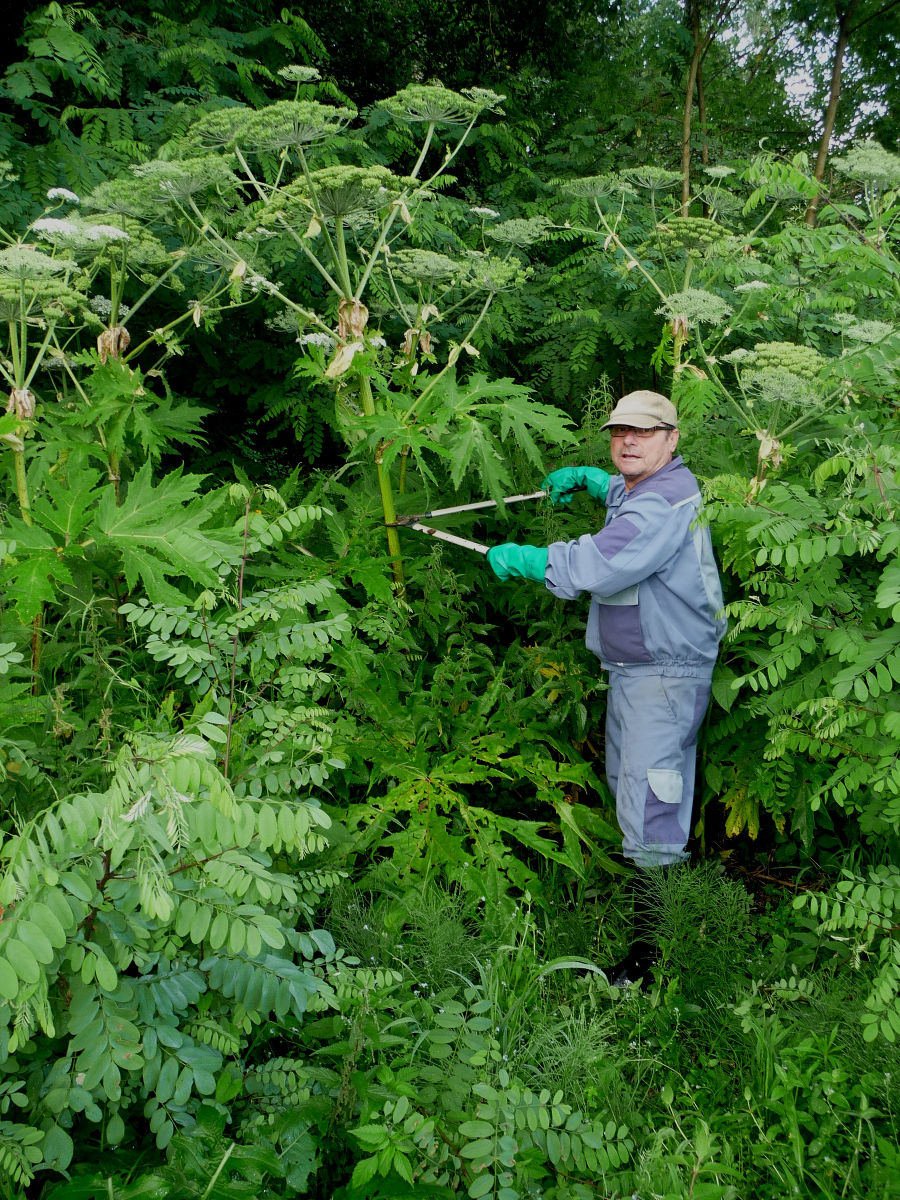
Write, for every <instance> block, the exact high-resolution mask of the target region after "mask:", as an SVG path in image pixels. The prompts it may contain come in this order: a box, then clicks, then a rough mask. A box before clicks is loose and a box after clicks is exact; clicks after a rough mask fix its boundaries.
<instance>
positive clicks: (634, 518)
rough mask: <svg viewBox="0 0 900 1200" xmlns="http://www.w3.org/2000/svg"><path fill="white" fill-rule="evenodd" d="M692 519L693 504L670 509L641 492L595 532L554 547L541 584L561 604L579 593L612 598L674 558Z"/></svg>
mask: <svg viewBox="0 0 900 1200" xmlns="http://www.w3.org/2000/svg"><path fill="white" fill-rule="evenodd" d="M695 516H696V510H695V507H694V505H693V504H682V505H679V506H678V507H673V506H672V505H671V504H670V503H669V501H668V500H666V499H664V498H663V497H662V496H660V495H657V494H656V493H654V492H649V493H646V494H645V495H643V496H641V497H640V499H639V500H636V501H635V502H634V503H633V505H632V506H630V507H627V508H625V510H624V511H623V512H622V513H621V514H620V515H619V516H616V517H613V519H612V520H611V521H610V522H609V524H608V525H606V526H604V528H603V529H601V530H600V531H599V532H598V533H593V534H591V533H588V534H584V536H583V537H580V538H576V539H575V541H573V542H554V543H553V544H552V545H551V546H550V547H549V553H548V559H547V571H546V574H545V576H544V582H545V584H546V585H547V587H548V589H549V590H550V591H551V592H552V593H553V594H554V596H559V597H560V598H561V599H563V600H574V599H575V597H576V596H578V595H580V594H581V592H590V593H591V595H593V596H596V597H597V598H598V599H604V598H605V597H607V596H614V595H616V593H617V592H621V591H624V590H625V588H629V587H633V586H634V585H635V584H636V583H640V582H641V581H642V580H644V579H648V578H649V577H650V576H651V575H655V574H656V573H657V571H659V570H660V568H661V567H663V566H664V565H665V564H666V563H667V562H668V561H669V559H671V558H673V557H674V556H675V555H676V554H677V553H678V551H679V550H680V549H681V546H682V545H683V542H684V537H685V534H686V531H687V530H688V529H689V528H690V525H691V522H692V521H693V519H694V517H695Z"/></svg>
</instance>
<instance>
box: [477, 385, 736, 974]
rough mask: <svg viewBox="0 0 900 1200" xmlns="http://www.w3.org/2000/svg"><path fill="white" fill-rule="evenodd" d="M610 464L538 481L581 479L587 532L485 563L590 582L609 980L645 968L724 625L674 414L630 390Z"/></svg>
mask: <svg viewBox="0 0 900 1200" xmlns="http://www.w3.org/2000/svg"><path fill="white" fill-rule="evenodd" d="M603 428H604V429H608V430H609V432H610V456H611V458H612V461H613V463H614V464H615V466H616V467H617V468H618V471H619V474H618V475H615V476H612V477H610V475H609V474H607V472H606V471H603V470H600V469H599V468H597V467H563V468H561V469H560V470H558V471H553V472H552V473H551V474H550V475H548V476H547V478H546V479H545V480H544V485H543V486H544V487H545V488H546V489H547V490H548V492H549V493H550V498H551V500H552V501H553V502H554V503H565V502H566V501H567V500H568V499H569V498H570V496H571V493H572V492H573V491H576V490H578V489H580V488H585V489H586V490H587V491H588V492H589V494H590V495H592V496H594V497H595V498H597V499H600V500H604V501H605V502H606V506H607V512H606V522H605V524H604V526H603V528H602V529H601V530H600V531H599V532H598V533H593V534H590V533H588V534H584V535H583V536H582V537H579V538H577V539H576V540H575V541H572V542H554V543H553V544H552V545H551V546H550V547H548V548H544V547H538V546H520V545H516V544H515V543H512V542H507V543H506V544H504V545H502V546H493V547H492V548H491V549H490V551H489V552H488V562H489V563H490V566H491V568H492V570H493V571H494V573H495V574H496V575H497V576H498V577H499V578H500V579H512V578H524V579H534V580H536V581H539V582H543V583H544V584H545V585H546V586H547V588H549V590H550V591H551V592H553V594H554V595H555V596H559V597H560V598H561V599H563V600H572V599H574V598H575V597H577V596H579V595H581V593H582V592H588V593H589V594H590V596H591V606H590V611H589V613H588V623H587V634H586V639H585V640H586V643H587V646H588V649H589V650H592V651H593V652H594V653H595V654H596V655H597V656H598V658H599V659H600V662H601V665H602V666H603V667H604V668H605V669H606V670H607V671H608V673H609V695H608V701H607V713H606V775H607V779H608V781H609V786H610V789H611V790H612V793H613V795H614V796H615V799H616V816H617V818H618V821H619V827H620V828H621V831H622V850H623V853H624V855H625V857H626V858H629V859H631V860H632V861H633V862H634V864H635V866H636V867H637V868H638V869H637V871H636V872H635V875H634V877H633V883H632V887H633V891H634V929H633V938H632V944H631V947H630V949H629V952H628V954H627V956H626V957H625V959H624V960H623V961H622V962H621V963H618V964H617V965H616V966H615V967H613V968H612V969H611V971H610V973H609V976H610V980H611V982H613V983H617V984H618V985H619V986H627V985H628V984H629V983H632V982H636V981H637V980H638V979H639V978H642V977H646V975H647V972H648V971H649V968H650V966H651V964H652V963H653V961H654V960H655V953H656V938H655V932H654V919H653V910H654V907H655V906H654V905H653V903H652V896H653V890H654V889H653V883H654V881H653V879H652V877H651V876H650V874H649V873H648V872H649V869H650V868H654V867H663V868H665V867H667V866H669V865H670V864H672V863H677V862H681V861H683V860H684V859H685V858H686V857H687V855H686V853H685V844H686V842H687V839H688V834H689V833H690V820H691V808H692V804H693V796H694V772H695V765H696V752H697V733H698V731H699V729H700V724H701V722H702V720H703V716H704V714H705V712H706V707H707V704H708V702H709V693H710V684H711V680H712V671H713V665H714V663H715V659H716V654H717V653H718V647H719V642H720V641H721V640H722V637H723V635H724V633H725V630H726V627H727V623H726V621H725V619H724V617H723V616H722V615H721V610H722V589H721V585H720V583H719V576H718V572H717V570H716V564H715V560H714V557H713V550H712V542H711V540H710V536H709V530H708V529H707V528H706V527H705V526H702V525H701V524H699V522H698V520H697V517H698V513H699V511H700V503H701V500H700V489H699V487H698V485H697V480H696V478H695V477H694V476H693V475H692V474H691V472H690V471H689V470H688V468H687V467H686V466H685V465H684V462H683V461H682V459H681V457H680V456H676V454H675V449H676V447H677V445H678V414H677V412H676V410H675V406H674V405H673V404H672V403H671V401H669V400H668V399H667V398H666V397H665V396H662V395H660V394H659V393H657V392H648V391H638V392H630V393H629V394H628V395H627V396H623V397H622V399H621V400H620V401H619V402H618V404H617V405H616V407H615V409H614V410H613V412H612V413H611V414H610V417H609V420H608V421H607V422H606V424H605V425H604V426H603Z"/></svg>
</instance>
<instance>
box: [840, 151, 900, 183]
mask: <svg viewBox="0 0 900 1200" xmlns="http://www.w3.org/2000/svg"><path fill="white" fill-rule="evenodd" d="M833 166H834V168H835V170H837V171H840V172H841V174H842V175H847V176H849V177H850V178H851V179H857V180H859V181H861V182H863V183H872V184H874V185H875V186H876V187H877V188H880V189H882V190H883V191H888V190H890V189H891V188H896V187H900V155H897V154H891V152H890V151H889V150H885V148H884V147H883V146H882V145H881V144H880V143H879V142H876V141H874V140H868V141H859V142H856V143H855V144H854V145H853V146H852V147H851V149H849V150H848V151H847V152H846V154H843V155H842V156H841V157H840V158H836V159H834V160H833Z"/></svg>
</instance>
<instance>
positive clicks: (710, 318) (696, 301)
mask: <svg viewBox="0 0 900 1200" xmlns="http://www.w3.org/2000/svg"><path fill="white" fill-rule="evenodd" d="M656 312H657V313H658V314H660V315H662V316H667V317H669V318H670V319H671V320H673V321H674V320H682V321H686V322H687V323H688V324H690V325H721V324H722V323H723V321H725V319H726V318H727V317H728V314H729V313H730V312H731V306H730V305H728V304H726V303H725V301H724V300H723V299H722V297H721V296H716V295H715V294H714V293H713V292H706V291H703V290H702V289H701V288H685V290H684V291H683V292H673V294H672V295H671V296H667V297H666V301H665V303H664V304H663V305H661V306H660V307H659V308H658V309H657V310H656Z"/></svg>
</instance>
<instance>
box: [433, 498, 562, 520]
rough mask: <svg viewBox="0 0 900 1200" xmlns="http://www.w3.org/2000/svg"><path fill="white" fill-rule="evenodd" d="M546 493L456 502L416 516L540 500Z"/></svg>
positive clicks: (438, 515) (446, 513) (447, 514)
mask: <svg viewBox="0 0 900 1200" xmlns="http://www.w3.org/2000/svg"><path fill="white" fill-rule="evenodd" d="M546 495H547V493H546V492H544V491H541V492H528V493H527V494H523V495H521V496H504V497H503V499H502V500H476V501H475V503H474V504H457V505H456V507H455V508H431V509H429V510H428V512H423V513H418V514H417V516H418V517H420V518H421V517H448V516H450V514H451V513H461V512H474V511H475V510H476V509H479V508H496V507H497V506H498V504H517V503H518V502H519V501H520V500H541V499H543V497H544V496H546Z"/></svg>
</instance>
